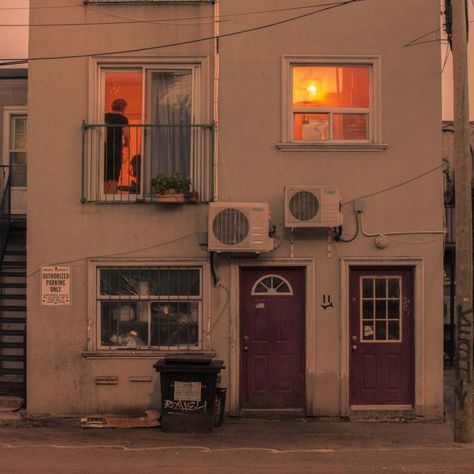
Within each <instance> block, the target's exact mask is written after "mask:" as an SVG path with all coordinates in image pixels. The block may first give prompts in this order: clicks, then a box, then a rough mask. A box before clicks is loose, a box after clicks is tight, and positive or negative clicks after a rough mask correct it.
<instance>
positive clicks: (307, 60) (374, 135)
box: [276, 55, 386, 151]
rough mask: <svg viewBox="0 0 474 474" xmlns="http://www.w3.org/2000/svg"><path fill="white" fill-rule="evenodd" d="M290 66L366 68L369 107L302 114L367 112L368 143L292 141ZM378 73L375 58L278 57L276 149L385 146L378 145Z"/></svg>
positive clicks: (339, 148)
mask: <svg viewBox="0 0 474 474" xmlns="http://www.w3.org/2000/svg"><path fill="white" fill-rule="evenodd" d="M294 66H302V67H304V66H341V67H344V66H346V67H350V66H369V67H370V83H369V87H370V91H369V108H368V111H367V109H365V108H364V109H357V108H355V109H344V108H340V109H335V108H333V107H324V108H309V109H305V112H306V113H329V114H330V113H332V112H338V111H340V112H349V111H350V112H353V113H358V112H359V111H361V110H362V111H363V112H367V113H368V140H337V141H329V140H328V141H324V142H323V141H319V142H316V141H314V142H313V141H296V140H294V138H293V137H294V135H293V126H294V125H293V123H294V120H293V113H294V111H295V110H297V111H298V110H300V109H295V108H293V79H292V76H293V74H292V70H293V67H294ZM381 79H382V71H381V59H380V57H379V56H307V55H301V56H298V55H291V56H283V57H282V117H281V120H282V121H281V131H282V135H281V143H278V144H277V145H276V146H277V148H278V149H280V150H281V151H308V150H309V151H311V150H314V151H317V150H333V151H338V150H351V149H354V150H369V151H376V150H383V149H385V148H386V145H385V144H384V143H382V123H381V116H382V102H381V100H382V81H381Z"/></svg>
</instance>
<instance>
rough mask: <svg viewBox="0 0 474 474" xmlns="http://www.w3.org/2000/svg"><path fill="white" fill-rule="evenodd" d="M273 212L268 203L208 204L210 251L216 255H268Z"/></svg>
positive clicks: (270, 248)
mask: <svg viewBox="0 0 474 474" xmlns="http://www.w3.org/2000/svg"><path fill="white" fill-rule="evenodd" d="M269 221H270V211H269V207H268V204H267V203H248V202H211V203H209V222H208V250H209V251H213V252H255V253H259V252H269V251H271V250H273V248H274V245H273V239H272V238H271V237H269V235H268V233H269Z"/></svg>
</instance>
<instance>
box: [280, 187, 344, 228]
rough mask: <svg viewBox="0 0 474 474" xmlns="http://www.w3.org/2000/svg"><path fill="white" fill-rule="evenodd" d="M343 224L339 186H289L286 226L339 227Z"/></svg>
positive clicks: (286, 190) (286, 191)
mask: <svg viewBox="0 0 474 474" xmlns="http://www.w3.org/2000/svg"><path fill="white" fill-rule="evenodd" d="M340 225H342V214H341V211H340V195H339V188H337V187H335V186H287V187H286V188H285V227H290V228H296V227H323V228H324V227H326V228H330V227H338V226H340Z"/></svg>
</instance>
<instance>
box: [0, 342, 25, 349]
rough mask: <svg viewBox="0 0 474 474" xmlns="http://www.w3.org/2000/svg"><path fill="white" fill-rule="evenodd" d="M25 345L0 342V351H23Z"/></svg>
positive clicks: (22, 343)
mask: <svg viewBox="0 0 474 474" xmlns="http://www.w3.org/2000/svg"><path fill="white" fill-rule="evenodd" d="M25 347H26V344H25V343H24V342H0V350H2V349H24V348H25Z"/></svg>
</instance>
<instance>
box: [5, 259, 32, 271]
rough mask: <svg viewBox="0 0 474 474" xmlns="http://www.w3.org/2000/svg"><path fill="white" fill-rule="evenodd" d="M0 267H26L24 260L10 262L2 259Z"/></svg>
mask: <svg viewBox="0 0 474 474" xmlns="http://www.w3.org/2000/svg"><path fill="white" fill-rule="evenodd" d="M2 267H3V268H5V267H8V268H9V269H10V268H26V262H11V261H5V260H4V261H3V262H2Z"/></svg>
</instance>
